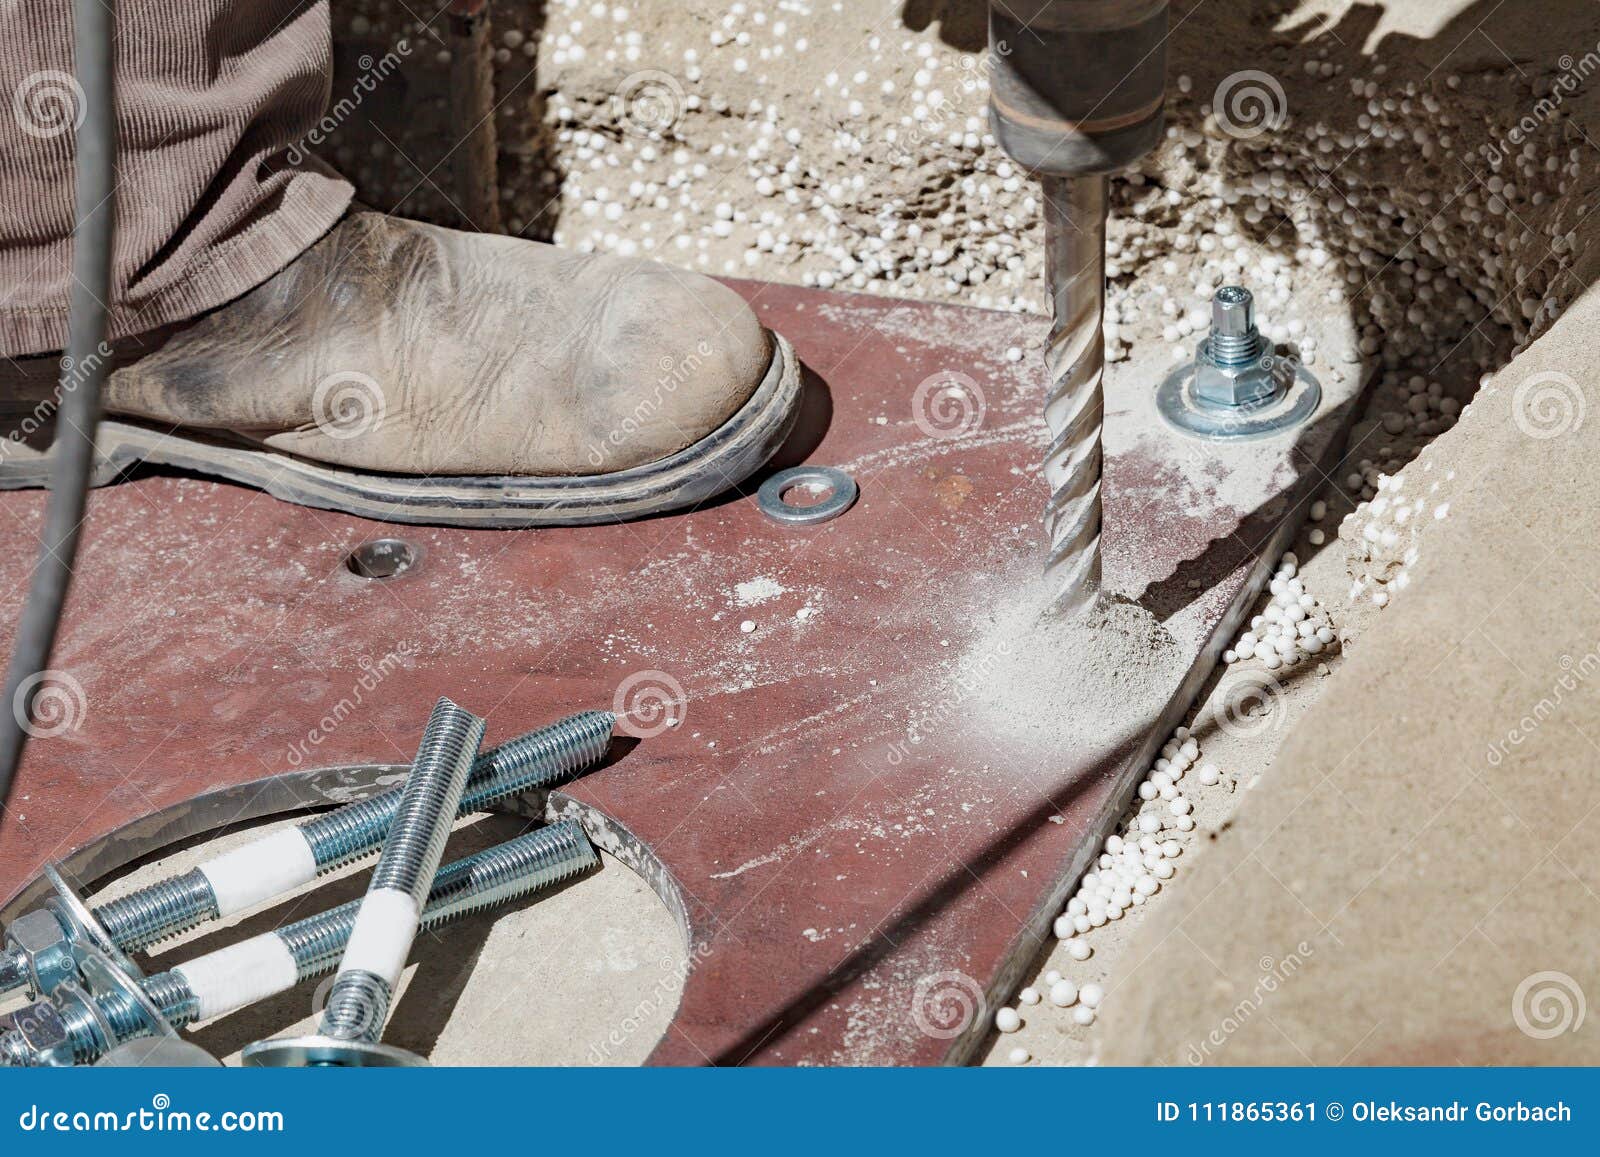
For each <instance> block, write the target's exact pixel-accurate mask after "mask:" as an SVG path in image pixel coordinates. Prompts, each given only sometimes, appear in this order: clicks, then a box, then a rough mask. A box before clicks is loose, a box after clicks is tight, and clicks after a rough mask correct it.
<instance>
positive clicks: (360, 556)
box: [344, 538, 417, 579]
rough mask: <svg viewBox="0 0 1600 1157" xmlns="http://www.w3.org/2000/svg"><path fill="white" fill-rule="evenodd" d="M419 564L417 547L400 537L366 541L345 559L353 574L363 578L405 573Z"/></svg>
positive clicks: (345, 563) (380, 577)
mask: <svg viewBox="0 0 1600 1157" xmlns="http://www.w3.org/2000/svg"><path fill="white" fill-rule="evenodd" d="M416 564H417V549H416V547H414V546H412V545H411V544H410V543H409V542H406V541H405V540H404V539H399V538H375V539H373V540H372V541H371V542H364V543H362V544H361V545H360V546H358V547H356V548H355V549H354V550H352V551H351V552H350V555H349V557H348V558H346V559H345V560H344V565H345V567H346V569H348V570H349V571H350V573H351V574H358V575H360V576H361V577H362V578H370V579H386V578H394V577H395V576H396V575H401V574H405V573H406V571H408V570H410V569H411V568H412V567H413V566H415V565H416Z"/></svg>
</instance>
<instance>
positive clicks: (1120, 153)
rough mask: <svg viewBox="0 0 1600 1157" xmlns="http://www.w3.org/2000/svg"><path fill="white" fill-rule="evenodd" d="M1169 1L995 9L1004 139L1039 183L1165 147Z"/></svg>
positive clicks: (997, 107) (1012, 4) (1027, 0)
mask: <svg viewBox="0 0 1600 1157" xmlns="http://www.w3.org/2000/svg"><path fill="white" fill-rule="evenodd" d="M1166 44H1167V0H1004V2H1003V3H1001V2H994V3H991V4H990V6H989V59H990V68H991V72H990V79H989V110H990V121H991V124H992V125H993V129H994V135H995V139H996V140H997V141H998V142H999V144H1000V147H1001V148H1003V149H1004V150H1005V151H1006V153H1007V155H1009V156H1010V157H1011V159H1012V160H1014V161H1016V162H1017V163H1018V164H1019V165H1021V166H1022V167H1023V168H1025V169H1027V170H1028V171H1029V172H1030V173H1033V174H1035V175H1037V176H1056V177H1076V176H1085V175H1089V174H1095V173H1110V172H1113V171H1115V170H1117V169H1122V168H1126V167H1127V166H1129V165H1132V164H1133V163H1135V162H1136V161H1138V160H1139V158H1141V157H1143V156H1144V155H1145V154H1146V153H1148V152H1149V151H1150V150H1151V149H1153V148H1154V147H1155V146H1156V144H1157V142H1158V141H1160V139H1161V133H1162V129H1163V125H1164V121H1163V110H1164V108H1165V105H1166V72H1167V48H1166Z"/></svg>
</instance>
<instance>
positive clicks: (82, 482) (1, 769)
mask: <svg viewBox="0 0 1600 1157" xmlns="http://www.w3.org/2000/svg"><path fill="white" fill-rule="evenodd" d="M112 9H113V5H112V2H111V0H73V5H72V18H73V39H74V47H73V53H74V61H75V63H74V70H75V71H76V73H77V76H78V85H79V87H80V88H81V89H82V90H83V108H82V109H81V110H79V111H80V112H81V114H82V116H81V120H80V122H79V125H78V130H77V138H76V145H77V157H76V186H77V224H76V225H75V227H74V228H73V231H72V237H73V241H72V297H71V306H72V312H71V315H70V317H71V321H70V326H69V335H68V338H67V357H66V360H64V361H63V363H62V370H61V378H60V395H61V397H60V409H59V411H58V412H57V415H56V435H55V449H54V451H53V453H52V458H51V464H50V505H49V509H48V510H47V511H46V513H45V525H44V535H43V537H42V539H41V542H40V551H39V564H38V566H37V567H36V568H35V570H34V572H33V582H32V584H31V585H30V586H29V588H28V601H27V602H26V603H25V604H24V605H23V608H22V615H21V617H20V619H19V620H18V623H17V640H16V645H15V647H14V649H13V650H12V653H11V668H10V670H9V671H8V672H7V674H6V689H5V704H4V706H0V809H3V808H4V807H5V804H6V801H7V800H8V799H9V798H10V795H11V783H12V779H13V778H14V777H15V775H16V772H17V764H18V762H19V761H20V760H21V758H22V749H23V745H24V744H26V743H27V741H28V734H27V731H26V730H25V729H24V728H23V720H24V719H25V718H26V717H27V709H28V706H29V704H28V703H27V702H24V703H20V704H19V703H18V702H17V699H18V696H19V695H21V694H23V693H24V688H25V685H26V684H27V682H28V681H29V680H30V679H31V678H32V677H33V676H34V675H36V674H37V673H39V672H41V671H43V670H45V669H46V668H47V667H48V666H49V663H50V652H51V650H52V649H53V648H54V646H55V640H56V629H57V628H58V627H59V626H60V622H61V607H62V604H63V603H65V602H66V598H67V587H68V585H69V584H70V583H71V582H72V563H73V560H74V558H75V557H76V556H77V553H78V535H79V530H80V528H81V526H82V523H83V510H84V503H85V501H86V500H87V498H88V494H89V480H90V477H91V472H92V471H93V469H94V454H95V450H94V433H95V427H96V426H97V425H98V424H99V421H100V389H101V386H102V385H103V384H104V382H105V375H106V372H107V370H108V369H109V368H110V367H109V366H108V365H107V364H106V363H107V362H108V361H109V360H110V359H109V357H108V356H107V355H108V350H107V348H106V344H105V343H106V331H107V321H108V316H107V315H108V313H109V308H108V305H107V303H108V302H109V300H110V298H111V259H112V258H111V242H112V237H113V235H114V232H115V228H116V224H115V220H114V218H115V207H114V199H113V195H112V194H113V190H114V189H115V187H116V165H115V161H116V151H117V121H116V107H115V101H114V98H113V93H114V89H115V82H114V80H113V77H112V68H111V61H112V41H113V37H114V33H115V24H116V17H115V14H114V13H113V10H112Z"/></svg>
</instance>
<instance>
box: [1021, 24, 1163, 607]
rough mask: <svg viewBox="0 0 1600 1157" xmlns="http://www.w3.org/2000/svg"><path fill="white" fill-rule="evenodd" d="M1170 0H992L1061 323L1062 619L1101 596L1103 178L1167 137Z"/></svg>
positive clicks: (1051, 524) (1054, 576) (1057, 572)
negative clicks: (1039, 203)
mask: <svg viewBox="0 0 1600 1157" xmlns="http://www.w3.org/2000/svg"><path fill="white" fill-rule="evenodd" d="M1166 42H1167V0H990V3H989V64H990V81H989V113H990V125H991V126H992V128H993V129H994V134H995V139H996V140H997V141H998V142H999V144H1000V147H1001V148H1003V149H1004V150H1005V151H1006V155H1007V156H1009V157H1010V158H1011V159H1012V160H1014V161H1016V162H1017V163H1018V164H1019V165H1020V166H1021V167H1022V168H1023V169H1024V170H1025V171H1027V172H1028V173H1029V174H1031V175H1033V176H1035V177H1037V178H1039V181H1040V186H1041V189H1040V191H1041V193H1042V194H1043V199H1044V243H1045V278H1046V281H1047V282H1048V288H1049V291H1050V298H1051V306H1052V313H1053V315H1054V321H1053V324H1052V325H1051V327H1050V339H1049V345H1048V347H1047V348H1046V351H1045V365H1046V367H1047V368H1048V370H1049V373H1050V388H1049V393H1048V394H1047V395H1046V396H1045V404H1044V420H1045V424H1046V425H1047V426H1049V428H1050V449H1049V450H1048V451H1047V452H1046V454H1045V459H1044V475H1045V481H1046V482H1047V483H1048V485H1049V487H1050V501H1049V502H1048V504H1046V506H1045V513H1044V525H1045V530H1046V532H1047V533H1048V534H1049V535H1050V553H1049V555H1048V556H1047V557H1046V559H1045V566H1044V571H1045V577H1046V579H1047V580H1048V581H1049V582H1050V585H1051V587H1052V590H1053V595H1054V600H1055V608H1056V610H1057V611H1058V612H1060V613H1062V614H1067V615H1075V614H1079V613H1081V612H1082V611H1083V610H1085V609H1086V608H1088V607H1090V606H1092V605H1094V603H1095V602H1096V600H1097V599H1098V597H1099V594H1100V426H1101V422H1102V420H1103V418H1104V414H1105V398H1104V394H1103V393H1102V378H1103V376H1104V373H1105V338H1104V336H1103V333H1102V329H1101V325H1102V320H1103V318H1104V316H1105V286H1106V277H1105V274H1106V176H1107V174H1109V173H1114V172H1116V171H1118V170H1119V169H1126V168H1128V167H1129V166H1131V165H1133V164H1135V163H1136V162H1137V161H1138V160H1139V158H1140V157H1143V156H1144V155H1145V154H1147V153H1148V152H1149V151H1150V150H1151V149H1153V148H1154V147H1155V146H1156V143H1157V142H1158V141H1160V139H1161V134H1162V125H1163V120H1162V110H1163V108H1164V107H1165V104H1166Z"/></svg>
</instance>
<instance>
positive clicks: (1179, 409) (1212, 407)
mask: <svg viewBox="0 0 1600 1157" xmlns="http://www.w3.org/2000/svg"><path fill="white" fill-rule="evenodd" d="M1268 358H1269V359H1270V360H1271V362H1272V368H1273V369H1274V371H1275V372H1277V373H1280V374H1281V375H1282V378H1283V380H1284V389H1283V391H1282V392H1281V393H1280V394H1278V395H1277V396H1275V397H1271V398H1268V399H1266V400H1264V401H1262V402H1260V403H1258V404H1256V405H1254V406H1248V405H1246V406H1224V405H1217V404H1216V403H1214V402H1207V401H1205V400H1203V399H1202V398H1200V397H1199V396H1197V395H1196V394H1195V391H1194V379H1195V363H1193V362H1190V363H1189V364H1188V365H1183V366H1179V367H1178V368H1177V369H1175V370H1173V371H1172V373H1170V374H1168V375H1167V380H1166V381H1164V382H1162V383H1161V385H1160V386H1159V387H1158V388H1157V389H1156V409H1157V410H1158V411H1160V413H1161V417H1162V418H1163V419H1165V421H1166V423H1167V424H1168V425H1169V426H1171V427H1173V428H1174V429H1176V430H1179V431H1181V432H1182V433H1185V434H1189V435H1191V436H1193V437H1196V438H1203V439H1205V440H1207V441H1210V442H1241V441H1248V440H1250V439H1254V438H1270V437H1272V436H1273V435H1274V434H1281V433H1283V432H1284V431H1286V430H1291V429H1294V428H1295V427H1297V426H1301V425H1303V424H1304V423H1305V422H1307V421H1308V420H1309V419H1310V418H1311V415H1313V414H1315V413H1316V412H1317V407H1318V406H1320V405H1321V404H1322V383H1320V382H1319V381H1317V379H1316V376H1315V375H1314V374H1312V372H1311V371H1310V370H1309V369H1307V368H1306V365H1305V363H1304V362H1302V361H1300V360H1299V359H1298V358H1280V357H1276V356H1274V355H1268ZM1263 360H1267V359H1263Z"/></svg>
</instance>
